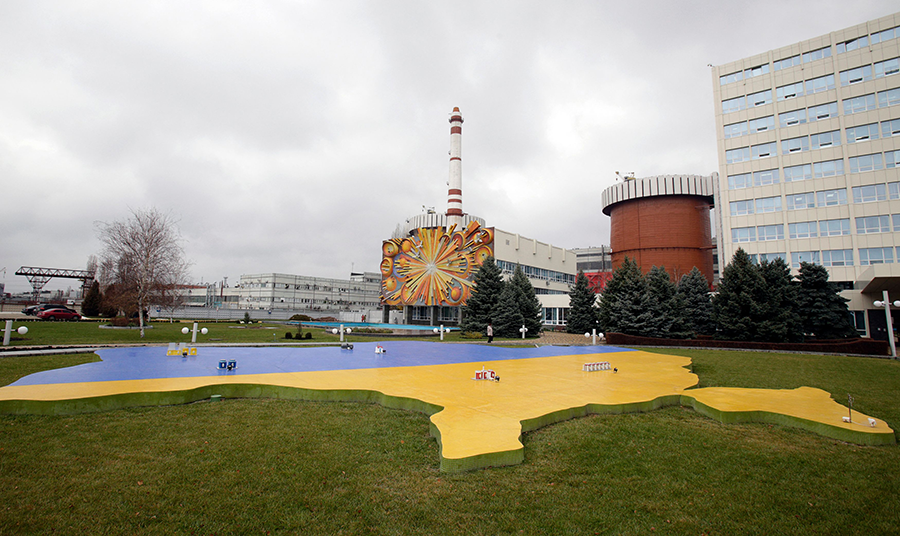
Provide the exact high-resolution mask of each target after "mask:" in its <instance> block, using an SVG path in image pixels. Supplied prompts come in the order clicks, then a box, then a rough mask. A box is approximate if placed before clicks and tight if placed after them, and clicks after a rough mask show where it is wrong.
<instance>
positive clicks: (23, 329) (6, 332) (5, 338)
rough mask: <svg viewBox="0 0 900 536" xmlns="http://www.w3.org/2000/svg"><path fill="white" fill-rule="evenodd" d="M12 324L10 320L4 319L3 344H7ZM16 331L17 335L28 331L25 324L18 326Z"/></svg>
mask: <svg viewBox="0 0 900 536" xmlns="http://www.w3.org/2000/svg"><path fill="white" fill-rule="evenodd" d="M12 325H13V321H12V320H7V321H6V327H5V328H4V329H3V346H9V336H10V333H11V332H12ZM16 333H18V334H19V335H25V334H26V333H28V328H26V327H25V326H19V328H18V329H17V330H16Z"/></svg>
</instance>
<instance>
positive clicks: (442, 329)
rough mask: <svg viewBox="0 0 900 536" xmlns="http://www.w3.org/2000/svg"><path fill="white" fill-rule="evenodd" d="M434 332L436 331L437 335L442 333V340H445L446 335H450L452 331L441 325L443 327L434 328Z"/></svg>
mask: <svg viewBox="0 0 900 536" xmlns="http://www.w3.org/2000/svg"><path fill="white" fill-rule="evenodd" d="M432 331H434V332H435V333H440V334H441V340H444V333H448V332H449V331H450V328H445V327H444V325H443V324H441V327H439V328H434V329H433V330H432Z"/></svg>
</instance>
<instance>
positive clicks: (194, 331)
mask: <svg viewBox="0 0 900 536" xmlns="http://www.w3.org/2000/svg"><path fill="white" fill-rule="evenodd" d="M198 326H199V324H198V323H197V322H194V329H188V328H181V332H182V333H184V334H185V335H187V334H188V333H190V334H191V344H193V343H196V342H197V327H198ZM200 333H202V334H203V335H206V334H207V333H209V330H208V329H206V328H203V329H201V330H200Z"/></svg>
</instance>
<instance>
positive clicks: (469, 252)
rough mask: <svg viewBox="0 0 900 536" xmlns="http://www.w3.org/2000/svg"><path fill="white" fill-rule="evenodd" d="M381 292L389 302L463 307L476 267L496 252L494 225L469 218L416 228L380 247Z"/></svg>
mask: <svg viewBox="0 0 900 536" xmlns="http://www.w3.org/2000/svg"><path fill="white" fill-rule="evenodd" d="M381 251H382V253H383V255H384V257H383V258H382V260H381V296H382V298H383V300H384V303H386V304H388V305H462V304H464V303H465V302H466V299H467V298H468V297H469V293H470V292H471V289H472V280H473V277H474V276H475V273H477V272H478V267H479V266H481V263H483V262H484V260H485V259H487V258H488V257H489V256H491V255H493V254H494V229H493V228H482V227H481V226H480V225H479V224H478V222H474V221H473V222H471V223H470V224H469V226H468V227H466V228H465V229H463V230H461V231H457V230H456V226H455V225H454V226H453V227H451V228H450V229H448V230H447V231H444V229H443V228H440V227H438V228H431V229H416V230H414V231H412V236H410V237H408V238H392V239H391V240H385V241H384V243H383V244H382V246H381Z"/></svg>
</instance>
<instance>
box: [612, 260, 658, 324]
mask: <svg viewBox="0 0 900 536" xmlns="http://www.w3.org/2000/svg"><path fill="white" fill-rule="evenodd" d="M650 309H651V307H650V297H649V293H648V292H647V283H646V281H645V280H644V276H643V275H642V274H641V269H640V268H639V267H638V265H637V263H636V262H635V261H634V260H633V259H629V258H627V257H626V258H625V260H624V261H623V262H622V265H621V266H619V267H618V268H616V270H615V272H613V276H612V279H610V280H609V283H607V284H606V290H605V291H604V292H603V295H602V296H601V299H600V315H601V317H600V322H601V325H602V326H603V328H604V329H605V330H606V332H607V333H625V334H628V335H645V334H646V333H647V332H648V331H651V330H652V329H653V319H652V314H653V313H652V312H651V311H650Z"/></svg>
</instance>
